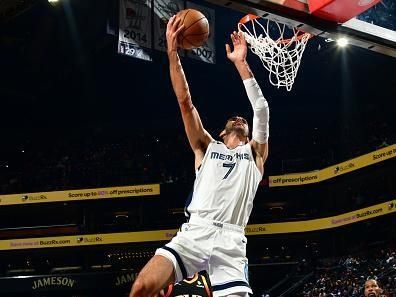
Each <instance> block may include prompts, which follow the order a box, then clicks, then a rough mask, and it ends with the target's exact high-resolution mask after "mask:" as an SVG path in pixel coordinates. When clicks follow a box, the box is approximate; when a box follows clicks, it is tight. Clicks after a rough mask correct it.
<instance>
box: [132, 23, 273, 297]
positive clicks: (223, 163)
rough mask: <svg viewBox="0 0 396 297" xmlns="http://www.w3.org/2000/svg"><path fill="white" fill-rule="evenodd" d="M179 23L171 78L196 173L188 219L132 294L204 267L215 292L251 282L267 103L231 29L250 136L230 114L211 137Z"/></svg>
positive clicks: (233, 292)
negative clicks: (250, 232)
mask: <svg viewBox="0 0 396 297" xmlns="http://www.w3.org/2000/svg"><path fill="white" fill-rule="evenodd" d="M183 28H184V27H183V25H180V19H179V18H177V17H175V16H173V17H172V18H171V19H170V20H169V22H168V25H167V31H166V38H167V44H168V50H167V52H168V58H169V65H170V66H169V67H170V77H171V81H172V86H173V90H174V92H175V94H176V97H177V101H178V103H179V107H180V111H181V114H182V118H183V123H184V127H185V131H186V134H187V138H188V140H189V143H190V146H191V149H192V151H193V153H194V155H195V170H196V180H195V182H194V189H193V194H192V198H191V201H190V203H189V205H188V206H187V208H186V212H187V213H189V214H190V218H189V221H188V223H185V224H183V225H182V227H181V228H180V231H179V232H178V233H177V235H176V236H175V237H174V238H173V239H172V240H171V241H170V242H169V243H168V244H166V245H165V246H164V247H162V248H160V249H158V250H157V251H156V254H155V255H154V257H153V258H152V259H151V260H150V261H149V262H148V263H147V264H146V266H145V267H144V268H143V269H142V271H141V272H140V274H139V276H138V278H137V279H136V281H135V283H134V285H133V287H132V290H131V294H130V297H148V296H150V297H151V296H156V294H158V292H159V291H160V289H161V288H164V287H166V286H167V285H168V284H169V283H174V282H179V281H181V280H182V279H184V278H186V277H188V276H191V275H193V274H194V273H195V272H197V271H200V270H206V271H208V273H209V278H210V281H211V283H212V289H213V296H215V297H218V296H229V297H230V296H234V297H235V296H236V297H238V296H243V297H245V296H248V293H252V290H251V288H250V286H249V282H248V276H247V268H248V260H247V258H246V237H245V235H244V228H245V226H246V224H247V222H248V219H249V215H250V213H251V210H252V207H253V199H254V196H255V194H256V191H257V187H258V185H259V182H260V181H261V179H262V175H263V172H264V162H265V161H266V159H267V155H268V130H269V126H268V121H269V109H268V103H267V101H266V100H265V98H264V97H263V95H262V92H261V90H260V87H259V86H258V84H257V82H256V80H255V78H254V76H253V74H252V72H251V70H250V68H249V66H248V64H247V62H246V55H247V45H246V41H245V39H244V37H243V35H240V34H238V33H236V32H233V33H232V34H231V40H232V44H233V48H231V47H230V46H229V45H226V53H227V57H228V59H229V60H230V61H231V62H232V63H233V64H234V66H235V67H236V70H237V71H238V73H239V75H240V76H241V79H242V80H243V84H244V86H245V89H246V92H247V97H248V98H249V101H250V103H251V105H252V107H253V113H254V115H253V126H252V140H250V141H249V127H248V124H247V121H246V120H245V119H243V118H242V117H233V118H230V119H229V120H228V121H227V123H226V125H225V128H224V130H223V131H222V132H221V133H220V137H221V138H222V140H223V142H219V141H215V140H214V139H213V138H212V136H211V135H210V134H209V133H208V132H207V131H206V130H205V129H204V127H203V125H202V122H201V119H200V116H199V114H198V111H197V109H196V108H195V107H194V105H193V103H192V100H191V95H190V91H189V87H188V83H187V80H186V77H185V75H184V71H183V67H182V65H181V61H180V59H179V56H178V52H177V50H178V42H177V36H178V34H179V33H180V31H181V30H183Z"/></svg>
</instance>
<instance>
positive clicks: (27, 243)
mask: <svg viewBox="0 0 396 297" xmlns="http://www.w3.org/2000/svg"><path fill="white" fill-rule="evenodd" d="M395 211H396V200H391V201H388V202H384V203H381V204H376V205H373V206H370V207H366V208H362V209H358V210H354V211H351V212H348V213H344V214H340V215H337V216H332V217H327V218H321V219H315V220H307V221H299V222H285V223H272V224H255V225H248V226H246V229H245V233H246V235H248V236H252V235H266V234H280V233H295V232H309V231H317V230H323V229H330V228H337V227H340V226H344V225H349V224H352V223H357V222H360V221H364V220H368V219H372V218H375V217H378V216H383V215H386V214H390V213H393V212H395ZM176 233H177V229H170V230H157V231H140V232H123V233H108V234H88V235H72V236H58V237H39V238H23V239H7V240H0V250H22V249H39V248H57V247H74V246H88V245H101V244H120V243H136V242H149V241H169V240H171V239H172V237H173V236H175V235H176Z"/></svg>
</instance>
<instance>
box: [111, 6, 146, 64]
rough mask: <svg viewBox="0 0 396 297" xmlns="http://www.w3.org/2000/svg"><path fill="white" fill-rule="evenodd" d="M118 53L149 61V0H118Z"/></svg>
mask: <svg viewBox="0 0 396 297" xmlns="http://www.w3.org/2000/svg"><path fill="white" fill-rule="evenodd" d="M119 4H120V15H119V32H118V53H119V54H123V55H127V56H131V57H134V58H138V59H142V60H146V61H151V60H152V58H151V56H150V54H149V49H151V43H152V37H151V0H120V2H119Z"/></svg>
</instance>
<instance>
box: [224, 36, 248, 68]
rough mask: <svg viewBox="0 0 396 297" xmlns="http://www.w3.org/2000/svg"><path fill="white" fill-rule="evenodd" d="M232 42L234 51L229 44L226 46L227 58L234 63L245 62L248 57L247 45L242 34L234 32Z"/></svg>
mask: <svg viewBox="0 0 396 297" xmlns="http://www.w3.org/2000/svg"><path fill="white" fill-rule="evenodd" d="M231 41H232V46H233V50H231V47H230V45H229V44H226V53H227V58H228V59H230V61H231V62H233V63H237V62H244V61H245V60H246V55H247V44H246V40H245V37H244V36H243V34H242V32H236V31H234V32H232V34H231Z"/></svg>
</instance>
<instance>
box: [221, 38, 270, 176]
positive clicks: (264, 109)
mask: <svg viewBox="0 0 396 297" xmlns="http://www.w3.org/2000/svg"><path fill="white" fill-rule="evenodd" d="M231 40H232V44H233V50H231V47H230V45H228V44H226V52H227V57H228V59H230V60H231V61H232V62H233V63H234V65H235V67H236V69H237V70H238V73H239V75H240V76H241V78H242V80H243V83H244V85H245V89H246V93H247V95H248V98H249V101H250V103H251V104H252V107H253V125H252V140H251V141H250V144H251V146H252V148H253V150H254V151H255V152H256V154H257V157H256V164H257V166H258V167H259V169H260V170H261V171H262V172H263V170H264V169H263V166H264V162H265V161H266V159H267V157H268V136H269V108H268V102H267V100H265V98H264V96H263V93H262V92H261V89H260V86H259V85H258V83H257V81H256V79H255V78H254V76H253V73H252V71H251V70H250V67H249V65H248V63H247V61H246V55H247V44H246V40H245V38H244V36H243V34H242V33H237V32H233V33H232V34H231Z"/></svg>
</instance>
